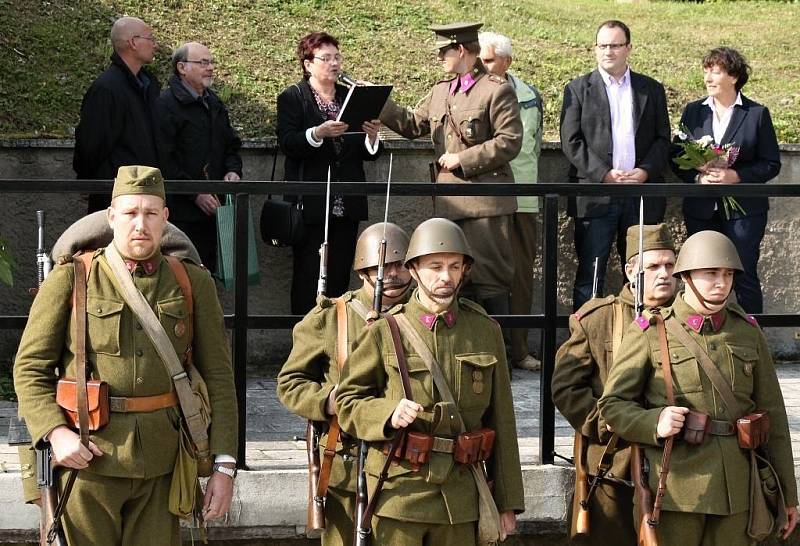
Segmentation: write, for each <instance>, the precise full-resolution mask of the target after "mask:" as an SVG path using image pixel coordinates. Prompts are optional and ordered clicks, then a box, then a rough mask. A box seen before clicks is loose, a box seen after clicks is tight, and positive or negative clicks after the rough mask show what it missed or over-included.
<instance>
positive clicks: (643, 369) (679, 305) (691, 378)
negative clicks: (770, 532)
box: [599, 293, 797, 545]
mask: <svg viewBox="0 0 800 546" xmlns="http://www.w3.org/2000/svg"><path fill="white" fill-rule="evenodd" d="M661 315H662V316H663V317H664V318H665V320H667V319H669V320H677V321H679V323H680V326H681V327H682V328H684V329H685V330H686V331H687V332H688V334H689V335H690V336H691V337H692V338H693V339H695V340H696V341H697V342H698V343H699V344H700V346H701V347H703V348H704V349H705V351H706V352H707V353H708V355H709V357H710V358H711V360H712V361H713V362H714V363H715V364H716V365H717V367H718V368H719V370H720V372H721V373H722V375H723V376H724V378H725V379H726V380H727V381H728V382H729V384H730V386H731V388H732V390H733V392H734V395H735V397H736V400H737V402H738V405H739V407H738V408H737V410H738V412H739V415H730V414H729V413H728V411H727V409H726V407H725V405H724V404H723V402H722V399H721V397H720V396H719V394H718V393H717V392H716V391H715V390H714V389H713V387H712V384H711V381H710V380H709V379H708V377H707V376H706V374H705V372H703V371H702V369H701V366H700V364H699V363H698V361H697V359H696V358H695V356H694V355H693V354H692V352H691V351H690V350H689V349H688V348H686V347H685V346H683V344H681V342H680V341H678V339H677V338H675V337H674V336H673V335H672V334H671V333H670V331H669V330H667V341H668V344H669V351H670V362H671V366H672V376H673V383H674V391H675V404H676V405H677V406H685V407H688V408H689V409H693V410H697V411H700V412H703V413H706V414H708V415H709V416H710V418H711V419H714V420H722V421H729V422H735V420H736V419H737V418H738V417H740V416H741V415H744V414H746V413H750V412H752V411H755V410H756V409H758V410H760V411H761V410H765V411H768V412H769V418H770V423H771V429H770V439H769V452H770V453H769V458H770V460H771V462H772V464H773V466H774V467H775V470H776V471H777V473H778V476H779V478H780V481H781V486H782V487H783V492H784V494H785V497H786V503H787V506H795V505H797V486H796V482H795V476H794V462H793V458H792V449H791V440H790V437H789V427H788V423H787V417H786V409H785V407H784V403H783V396H782V394H781V389H780V385H779V384H778V380H777V376H776V374H775V368H774V365H773V363H772V357H771V356H770V353H769V348H768V347H767V343H766V339H765V338H764V335H763V333H762V332H761V330H760V328H759V327H758V325H757V324H756V322H755V319H753V318H752V317H751V316H749V315H747V314H745V312H744V311H743V310H742V309H741V307H739V306H738V305H736V304H734V303H728V304H727V305H726V307H725V308H724V309H723V310H722V311H720V312H719V313H717V314H715V315H713V316H710V317H705V318H704V317H703V316H702V315H699V314H697V313H696V312H695V311H694V310H693V309H692V308H691V307H690V306H689V305H688V304H687V303H686V302H685V301H684V299H683V293H680V294H679V295H678V296H676V298H675V302H674V303H673V305H672V306H670V307H668V308H665V309H663V310H661ZM651 316H652V315H648V314H647V313H646V315H645V317H646V318H647V317H651ZM660 352H661V351H660V349H659V342H658V336H657V333H656V326H655V321H654V320H653V319H652V318H650V320H649V322H648V321H647V320H645V321H641V324H639V323H634V324H632V325H631V326H630V327H629V328H628V331H627V332H626V334H625V341H624V343H623V345H622V348H621V350H620V353H619V355H618V356H617V357H616V358H615V361H614V362H615V363H614V366H613V368H612V369H611V373H610V375H609V378H608V382H607V384H606V389H605V391H604V394H603V396H602V398H601V399H600V402H599V406H600V414H601V416H602V417H603V418H604V419H605V420H606V421H607V422H608V423H610V424H611V426H612V427H613V428H614V430H615V431H617V432H618V433H619V434H620V436H622V437H623V438H625V439H626V440H628V441H630V442H636V443H639V444H641V445H642V446H643V447H644V448H645V450H644V451H645V454H646V456H647V458H648V459H649V461H650V475H649V480H650V488H651V490H652V491H655V490H656V488H657V484H658V474H659V471H660V469H661V456H662V449H661V448H660V445H661V442H662V441H661V440H659V439H658V438H657V435H656V427H657V423H658V417H659V415H660V413H661V411H662V410H663V408H664V407H665V406H666V405H667V401H666V394H665V386H664V376H663V373H662V371H661V360H660V356H661V355H660ZM642 398H643V399H644V404H643V405H642V403H640V402H639V400H640V399H642ZM749 476H750V459H749V455H748V454H747V453H746V452H745V451H743V450H741V449H740V448H739V446H738V443H737V438H736V435H735V434H734V435H732V436H716V435H709V436H707V437H706V440H705V442H704V443H703V444H701V445H689V444H686V443H684V442H682V441H676V442H675V444H674V448H673V451H672V462H671V465H670V472H669V475H668V479H667V482H666V483H667V490H666V494H665V496H664V503H663V509H664V510H665V512H664V519H663V521H662V525H660V526H659V527H658V528H657V532H658V536H659V540H663V544H689V543H700V540H701V539H702V540H705V541H708V540H710V541H712V542H713V543H714V544H722V543H725V544H729V545H733V544H750V542H751V541H750V539H749V538H748V537H747V535H746V534H745V532H744V527H746V517H744V521H745V526H742V525H741V524H740V522H741V520H742V513H746V512H747V510H748V509H749V484H750V479H749ZM679 513H691V514H693V515H694V516H692V517H687V519H686V523H689V522H691V521H694V520H695V519H697V518H696V516H697V515H701V516H702V515H704V516H705V519H704V520H703V521H702V522H700V524H698V525H688V526H684V525H683V524H682V520H681V518H680V517H679V516H680V514H679ZM718 516H723V517H722V518H719V517H718ZM727 516H730V517H731V521H730V522H727V523H726V518H725V517H727ZM689 529H694V530H695V531H694V532H695V535H692V536H690V535H688V533H689ZM715 532H716V533H719V534H718V535H717V536H714V535H713V533H715ZM703 537H704V538H703ZM704 543H705V542H704Z"/></svg>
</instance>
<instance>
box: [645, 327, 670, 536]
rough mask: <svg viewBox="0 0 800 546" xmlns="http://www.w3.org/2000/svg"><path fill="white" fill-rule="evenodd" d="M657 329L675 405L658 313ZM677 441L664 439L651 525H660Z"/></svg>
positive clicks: (666, 384)
mask: <svg viewBox="0 0 800 546" xmlns="http://www.w3.org/2000/svg"><path fill="white" fill-rule="evenodd" d="M655 317H656V331H657V334H658V346H659V350H660V352H661V371H662V373H663V374H664V390H665V391H666V394H667V405H669V406H674V405H675V393H674V391H673V386H672V363H671V362H670V360H669V344H668V342H667V331H666V329H665V328H664V318H663V317H662V316H661V315H659V314H656V315H655ZM674 443H675V435H672V436H670V437H669V438H667V439H666V440H664V454H663V456H662V458H661V471H660V472H659V474H658V489H657V490H656V498H655V500H654V501H653V513H652V517H651V518H650V521H649V522H648V523H649V525H650V526H651V527H655V526H656V525H658V523H659V520H660V519H661V506H662V504H663V503H664V493H666V490H667V476H668V475H669V462H670V458H671V457H672V445H673V444H674Z"/></svg>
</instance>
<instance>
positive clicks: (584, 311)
mask: <svg viewBox="0 0 800 546" xmlns="http://www.w3.org/2000/svg"><path fill="white" fill-rule="evenodd" d="M615 299H616V296H613V295H612V296H606V297H605V298H592V299H590V300H589V301H587V302H586V303H584V304H583V305H581V307H580V309H578V310H577V311H575V313H573V316H574V317H575V319H576V320H577V321H578V322H580V320H581V319H582V318H584V317H586V316H587V315H590V314H591V313H593V312H595V311H597V310H598V309H600V308H601V307H605V306H606V305H611V304H612V303H614V300H615Z"/></svg>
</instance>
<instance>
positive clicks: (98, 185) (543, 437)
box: [0, 179, 800, 466]
mask: <svg viewBox="0 0 800 546" xmlns="http://www.w3.org/2000/svg"><path fill="white" fill-rule="evenodd" d="M168 187H169V190H170V193H219V194H224V193H231V191H232V190H233V191H235V199H234V205H235V210H236V213H235V237H234V247H233V248H234V254H235V257H236V259H235V264H234V265H235V269H234V271H235V284H234V289H233V292H234V306H233V314H230V315H226V316H225V325H226V327H227V328H229V329H231V330H232V334H233V335H232V356H233V364H234V379H235V382H236V389H237V392H238V393H239V394H240V395H239V396H237V401H238V402H237V403H238V407H239V452H238V457H237V459H238V460H239V462H240V464H241V465H242V466H244V465H245V464H246V460H245V440H246V438H245V433H246V423H247V412H246V404H247V399H246V393H247V372H246V370H247V334H248V330H255V329H258V330H274V329H287V328H291V327H292V326H294V324H295V323H297V322H298V321H299V320H300V319H301V318H302V317H300V316H298V315H250V314H249V313H248V291H249V287H248V285H247V234H248V220H249V218H250V201H249V199H250V195H264V194H278V195H285V194H292V195H324V194H325V183H324V182H271V181H270V182H257V181H247V182H237V183H235V184H231V183H230V182H216V181H212V182H209V181H206V180H202V181H174V182H172V181H170V182H168ZM334 188H335V191H336V192H337V193H341V194H345V195H347V194H349V195H383V194H384V193H385V191H386V184H385V183H381V182H366V183H362V182H346V183H334ZM110 190H111V183H110V182H108V181H87V180H21V179H16V180H0V194H3V193H100V192H110ZM431 195H433V196H444V195H470V196H475V195H478V196H480V195H515V196H518V195H536V196H542V197H543V198H544V199H543V207H542V212H541V221H542V233H543V241H542V263H543V282H542V290H543V312H542V313H539V314H532V315H508V316H500V317H497V318H498V320H499V322H500V324H501V325H502V326H507V327H519V328H523V327H524V328H530V329H538V330H541V331H542V369H541V388H540V410H539V411H540V415H539V417H540V419H539V423H540V426H539V456H540V460H541V462H542V463H544V464H550V463H552V462H553V452H554V445H555V441H554V439H555V408H554V406H553V403H552V399H551V398H552V397H551V389H550V382H551V379H552V375H553V367H554V363H555V354H556V331H557V329H558V328H566V327H567V324H568V323H567V319H568V316H567V315H559V314H558V301H557V280H558V256H559V254H558V207H559V197H562V196H611V197H639V196H640V195H641V196H644V197H721V196H724V195H730V196H733V197H767V196H769V197H800V184H783V185H781V184H774V185H764V184H736V185H710V184H703V185H695V184H644V185H608V184H570V183H557V184H550V183H539V184H431V183H430V182H409V183H397V182H393V183H392V196H406V197H408V196H419V197H423V196H431ZM239 249H244V251H243V252H239ZM758 320H759V322H760V324H761V325H762V326H764V327H800V312H797V313H785V314H763V315H758ZM26 321H27V317H26V316H0V330H3V329H22V328H24V327H25V323H26Z"/></svg>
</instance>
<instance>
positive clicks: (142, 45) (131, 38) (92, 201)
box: [72, 17, 161, 213]
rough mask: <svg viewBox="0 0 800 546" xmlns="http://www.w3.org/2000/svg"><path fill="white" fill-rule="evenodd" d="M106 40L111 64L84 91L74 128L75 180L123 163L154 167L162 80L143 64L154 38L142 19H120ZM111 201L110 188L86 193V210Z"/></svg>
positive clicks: (104, 175) (109, 172)
mask: <svg viewBox="0 0 800 546" xmlns="http://www.w3.org/2000/svg"><path fill="white" fill-rule="evenodd" d="M111 44H112V46H113V47H114V53H113V54H112V55H111V66H109V67H108V68H107V69H106V71H105V72H103V73H102V74H101V75H100V77H98V78H97V79H96V80H95V81H94V83H92V85H91V86H90V87H89V90H88V91H86V95H85V96H84V97H83V103H82V104H81V119H80V122H79V123H78V126H77V127H76V128H75V155H74V156H73V159H72V168H73V169H75V174H76V175H77V177H78V178H79V179H89V180H92V179H106V180H111V179H113V178H114V177H115V176H117V170H118V169H119V167H121V166H123V165H146V166H148V167H159V161H158V152H157V150H156V142H155V134H154V130H153V126H154V124H153V105H154V104H155V101H156V99H157V98H158V94H159V92H160V91H161V84H160V83H159V82H158V80H157V79H156V77H155V76H154V75H153V74H151V73H150V72H148V71H147V70H145V69H144V68H143V67H144V65H147V64H150V63H151V62H153V58H154V57H155V53H156V50H157V49H158V42H156V39H155V37H154V36H153V30H152V29H151V28H150V26H149V25H147V23H145V22H144V21H142V20H141V19H137V18H136V17H121V18H119V19H117V20H116V22H115V23H114V26H113V27H112V28H111ZM110 200H111V193H110V192H106V193H101V194H90V195H89V209H88V212H89V213H92V212H95V211H98V210H103V209H106V208H108V203H109V201H110Z"/></svg>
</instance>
